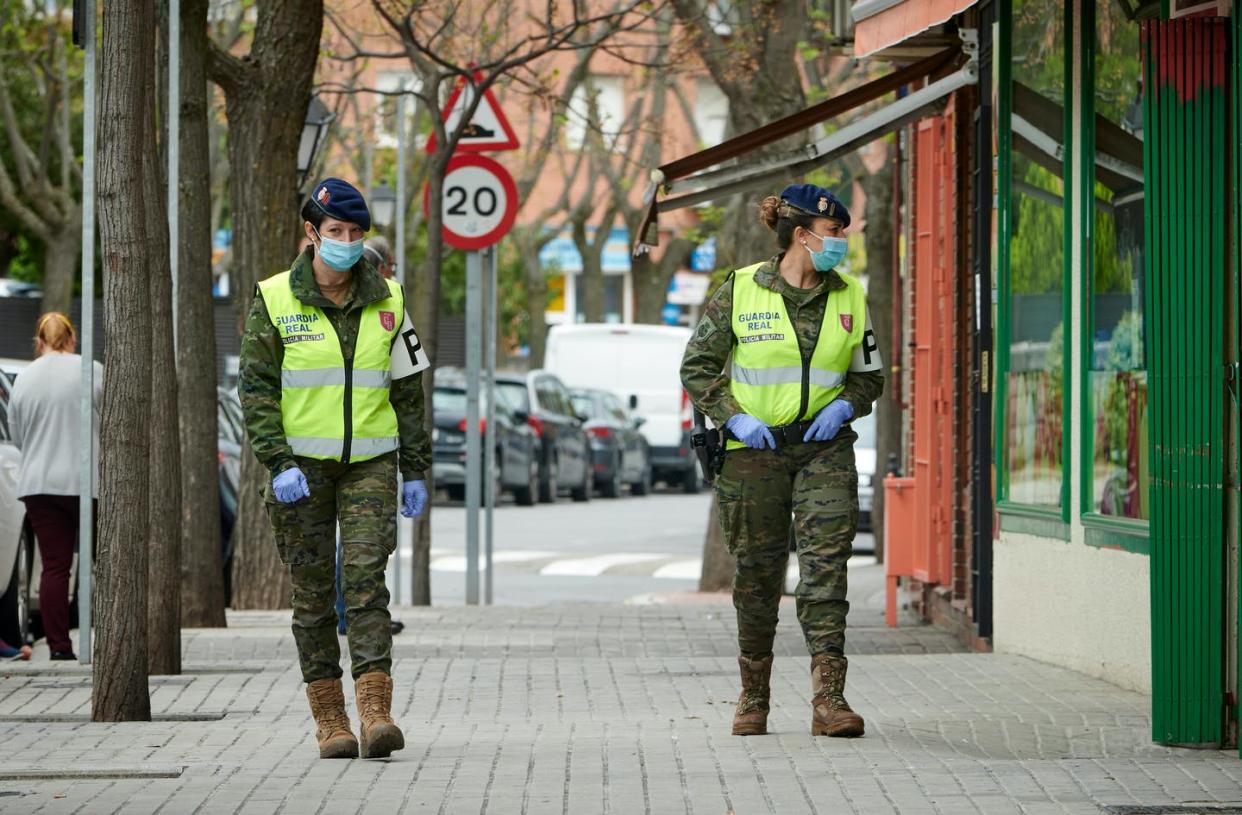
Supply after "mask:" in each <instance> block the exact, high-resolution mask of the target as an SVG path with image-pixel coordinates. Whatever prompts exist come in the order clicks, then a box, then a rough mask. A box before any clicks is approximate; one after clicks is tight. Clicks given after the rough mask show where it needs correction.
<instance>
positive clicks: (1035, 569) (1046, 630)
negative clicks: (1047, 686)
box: [992, 532, 1151, 693]
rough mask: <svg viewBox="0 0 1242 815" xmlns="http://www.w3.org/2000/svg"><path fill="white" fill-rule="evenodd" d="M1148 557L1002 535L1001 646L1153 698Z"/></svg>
mask: <svg viewBox="0 0 1242 815" xmlns="http://www.w3.org/2000/svg"><path fill="white" fill-rule="evenodd" d="M1149 562H1150V558H1148V557H1147V556H1146V555H1136V554H1131V553H1129V552H1123V551H1120V550H1117V549H1101V548H1098V547H1094V546H1088V545H1085V544H1082V543H1077V542H1070V541H1063V540H1054V539H1050V538H1040V537H1036V536H1034V535H1023V534H1018V533H1014V532H1002V533H1001V537H1000V539H999V540H997V541H996V542H995V546H994V547H993V571H992V596H993V618H992V619H993V632H994V635H993V640H992V641H993V647H994V649H995V650H996V652H997V653H1010V654H1021V655H1023V656H1028V657H1031V658H1032V659H1038V660H1040V661H1042V662H1050V663H1053V664H1056V665H1062V666H1064V667H1066V668H1070V669H1072V670H1075V671H1081V672H1082V673H1085V674H1089V675H1091V676H1095V677H1099V678H1100V679H1103V680H1106V681H1108V682H1112V683H1113V684H1115V685H1120V686H1121V687H1124V688H1129V689H1131V690H1137V691H1143V692H1147V693H1150V692H1151V595H1150V591H1149V584H1148V579H1149V578H1148V564H1149Z"/></svg>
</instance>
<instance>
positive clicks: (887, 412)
mask: <svg viewBox="0 0 1242 815" xmlns="http://www.w3.org/2000/svg"><path fill="white" fill-rule="evenodd" d="M862 186H863V192H864V193H866V195H867V234H866V240H867V306H868V309H869V311H870V313H871V327H872V329H873V330H874V331H875V336H876V340H877V341H878V342H879V344H880V357H881V359H890V360H891V359H894V357H893V356H892V353H893V349H891V348H887V347H885V346H886V345H887V344H888V343H889V342H891V338H892V336H893V275H894V273H895V270H894V269H893V245H894V244H893V165H892V161H891V158H890V160H889V161H887V162H885V164H884V166H883V168H881V169H880V170H879V171H878V172H877V173H875V174H874V175H871V176H867V177H866V178H864V179H863V182H862ZM886 373H888V372H886ZM890 375H891V374H890ZM896 397H897V389H896V388H895V387H894V383H893V381H892V380H891V379H889V381H888V382H886V383H885V387H884V394H883V395H882V396H881V397H880V398H879V400H878V401H877V402H876V405H875V478H874V479H873V480H872V485H873V486H874V497H873V498H872V502H871V531H872V534H873V535H874V536H875V555H876V558H878V559H879V560H881V561H883V560H884V475H885V473H886V472H887V471H888V458H889V455H890V454H892V453H898V454H900V449H901V404H900V403H899V402H898V401H897V398H896Z"/></svg>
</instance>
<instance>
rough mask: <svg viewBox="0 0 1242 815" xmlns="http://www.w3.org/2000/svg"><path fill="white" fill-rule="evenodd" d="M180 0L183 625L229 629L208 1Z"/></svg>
mask: <svg viewBox="0 0 1242 815" xmlns="http://www.w3.org/2000/svg"><path fill="white" fill-rule="evenodd" d="M180 1H181V111H180V114H181V173H180V185H179V189H178V196H177V197H178V202H179V203H178V213H179V218H178V221H179V223H180V226H179V230H178V232H179V234H178V242H179V243H180V246H178V247H177V258H178V261H177V262H178V272H179V274H180V285H179V286H178V287H177V309H178V314H179V319H178V321H177V362H178V370H179V379H178V382H177V393H178V396H179V401H178V410H179V412H180V419H181V422H180V424H181V624H182V625H183V626H185V627H187V628H204V627H223V626H224V625H225V618H224V567H223V563H222V562H221V557H220V470H219V463H218V461H217V459H216V452H217V451H216V438H217V430H216V422H217V418H216V383H217V382H218V381H219V373H218V372H217V371H216V332H215V319H214V308H213V304H212V297H211V284H212V280H211V171H210V166H211V153H210V150H209V147H208V138H209V137H208V131H207V111H208V106H207V65H206V60H207V6H208V0H180Z"/></svg>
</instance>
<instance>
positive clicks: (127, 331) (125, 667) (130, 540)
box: [91, 0, 155, 722]
mask: <svg viewBox="0 0 1242 815" xmlns="http://www.w3.org/2000/svg"><path fill="white" fill-rule="evenodd" d="M154 20H155V9H154V8H153V6H152V3H151V0H113V2H110V3H108V5H107V7H106V8H105V10H104V14H103V39H102V44H101V45H102V47H101V55H100V56H101V59H100V100H99V144H100V151H99V183H98V190H99V193H98V211H99V234H100V244H101V254H102V257H103V267H104V270H105V274H104V329H105V334H104V338H105V343H106V347H107V349H108V355H107V361H108V364H107V369H106V370H107V374H106V379H105V383H104V398H103V417H102V420H101V425H100V436H101V447H102V451H101V456H100V459H101V460H100V487H101V490H100V512H99V543H98V547H97V552H98V558H99V560H98V567H97V569H96V594H95V633H96V638H95V655H94V658H95V670H94V672H93V674H92V687H93V692H92V694H91V719H92V720H93V721H97V722H100V721H135V720H143V721H147V720H150V718H151V698H150V695H149V693H148V690H147V541H148V539H149V519H150V516H149V514H148V495H149V493H148V487H149V484H150V482H149V473H148V469H149V457H148V446H149V444H150V438H151V437H150V432H149V428H150V418H151V323H150V320H151V312H152V310H153V309H152V308H151V302H150V298H149V282H150V272H149V267H148V264H147V258H148V257H149V241H148V237H149V236H148V235H147V223H148V218H147V213H146V205H147V202H146V196H145V195H144V194H143V193H144V189H143V152H144V151H146V150H150V149H151V139H150V132H149V131H150V128H151V112H152V108H151V94H150V86H151V77H152V75H153V73H154V48H155V29H154Z"/></svg>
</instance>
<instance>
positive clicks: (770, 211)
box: [759, 195, 815, 250]
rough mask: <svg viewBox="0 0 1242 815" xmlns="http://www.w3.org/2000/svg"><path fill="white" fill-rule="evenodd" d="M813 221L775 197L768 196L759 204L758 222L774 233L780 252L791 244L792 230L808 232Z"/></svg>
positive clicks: (808, 216) (807, 214)
mask: <svg viewBox="0 0 1242 815" xmlns="http://www.w3.org/2000/svg"><path fill="white" fill-rule="evenodd" d="M814 220H815V219H814V218H813V217H812V216H811V215H810V214H809V213H806V212H803V211H802V210H800V209H798V208H797V207H793V206H790V205H789V204H786V203H785V202H783V201H781V199H780V198H778V197H777V196H775V195H769V196H768V197H767V198H764V199H763V202H762V203H760V204H759V222H760V223H761V224H763V225H764V226H766V227H767V228H768V229H770V230H772V231H773V232H775V233H776V243H777V245H778V246H779V247H780V248H781V249H782V250H785V249H788V248H789V245H790V244H791V243H793V233H794V229H796V228H797V227H802V228H803V229H807V230H809V229H810V228H811V224H812V223H813V222H814Z"/></svg>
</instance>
